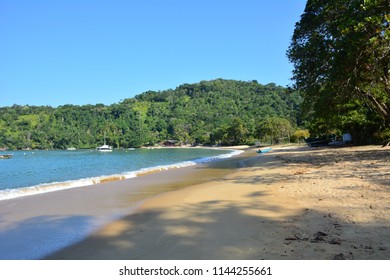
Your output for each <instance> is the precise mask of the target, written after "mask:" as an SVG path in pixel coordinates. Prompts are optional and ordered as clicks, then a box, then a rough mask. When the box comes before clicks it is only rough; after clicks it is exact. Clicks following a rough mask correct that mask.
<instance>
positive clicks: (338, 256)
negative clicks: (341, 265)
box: [332, 253, 345, 260]
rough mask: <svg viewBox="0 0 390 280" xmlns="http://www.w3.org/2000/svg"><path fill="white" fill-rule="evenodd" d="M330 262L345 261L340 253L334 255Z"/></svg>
mask: <svg viewBox="0 0 390 280" xmlns="http://www.w3.org/2000/svg"><path fill="white" fill-rule="evenodd" d="M332 260H345V257H344V254H343V253H340V254H337V255H334V256H333V258H332Z"/></svg>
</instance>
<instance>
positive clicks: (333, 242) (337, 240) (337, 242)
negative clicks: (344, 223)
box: [329, 238, 341, 245]
mask: <svg viewBox="0 0 390 280" xmlns="http://www.w3.org/2000/svg"><path fill="white" fill-rule="evenodd" d="M329 244H334V245H341V239H340V238H332V239H331V240H330V241H329Z"/></svg>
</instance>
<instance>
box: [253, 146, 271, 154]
mask: <svg viewBox="0 0 390 280" xmlns="http://www.w3.org/2000/svg"><path fill="white" fill-rule="evenodd" d="M271 150H272V148H269V147H268V148H263V149H258V150H257V151H256V153H258V154H263V153H267V152H269V151H271Z"/></svg>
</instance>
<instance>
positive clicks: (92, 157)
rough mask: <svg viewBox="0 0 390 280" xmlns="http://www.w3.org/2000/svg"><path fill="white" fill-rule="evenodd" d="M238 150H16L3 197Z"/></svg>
mask: <svg viewBox="0 0 390 280" xmlns="http://www.w3.org/2000/svg"><path fill="white" fill-rule="evenodd" d="M236 153H238V151H232V150H222V149H203V148H199V149H196V148H183V149H181V148H164V149H135V150H114V151H113V152H109V153H101V152H98V151H95V150H75V151H67V150H58V151H40V150H38V151H15V152H12V158H11V159H3V160H0V200H5V199H12V198H16V197H21V196H27V195H36V194H39V193H45V192H52V191H58V190H63V189H68V188H76V187H83V186H90V185H94V184H98V183H102V182H106V181H114V180H122V179H129V178H133V177H137V176H139V175H142V174H145V173H148V172H152V171H153V172H155V171H160V170H166V169H170V168H180V167H185V166H191V165H196V164H200V163H204V162H207V161H211V160H215V159H219V158H224V157H230V156H232V155H234V154H236Z"/></svg>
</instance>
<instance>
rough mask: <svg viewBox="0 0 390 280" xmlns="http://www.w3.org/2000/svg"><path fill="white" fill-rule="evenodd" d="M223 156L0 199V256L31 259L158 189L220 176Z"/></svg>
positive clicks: (132, 207)
mask: <svg viewBox="0 0 390 280" xmlns="http://www.w3.org/2000/svg"><path fill="white" fill-rule="evenodd" d="M247 156H248V154H242V155H240V156H238V157H235V158H234V159H229V160H227V161H225V160H221V161H216V162H213V163H210V164H207V165H199V166H192V167H186V168H178V169H170V170H166V171H161V172H156V173H152V174H145V175H143V176H139V177H136V178H132V179H128V180H120V181H113V182H106V183H103V184H96V185H93V186H87V187H80V188H73V189H67V190H61V191H56V192H49V193H45V194H39V195H33V196H25V197H20V198H15V199H10V200H2V201H0V259H37V258H42V257H44V256H45V255H47V254H49V253H52V252H53V250H58V249H60V248H63V247H66V246H69V245H71V244H72V243H74V242H76V241H80V240H81V239H83V238H85V236H86V235H88V234H91V233H92V232H93V231H96V230H98V229H99V228H100V227H102V226H103V225H104V224H107V223H109V222H112V221H114V220H116V219H118V218H120V217H123V216H125V215H129V214H131V213H133V212H134V211H135V209H136V208H137V207H138V205H139V204H140V202H141V201H143V200H145V199H148V198H150V197H153V196H156V195H158V194H160V193H164V192H169V191H172V190H177V189H180V188H183V187H186V186H189V185H194V184H200V183H203V182H207V181H209V180H211V178H214V177H218V176H224V174H226V173H227V172H229V171H228V169H225V168H217V169H213V168H205V167H206V166H208V167H211V166H213V165H215V166H224V165H233V166H234V165H235V164H236V163H235V162H236V161H240V160H241V159H242V158H245V157H247Z"/></svg>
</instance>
